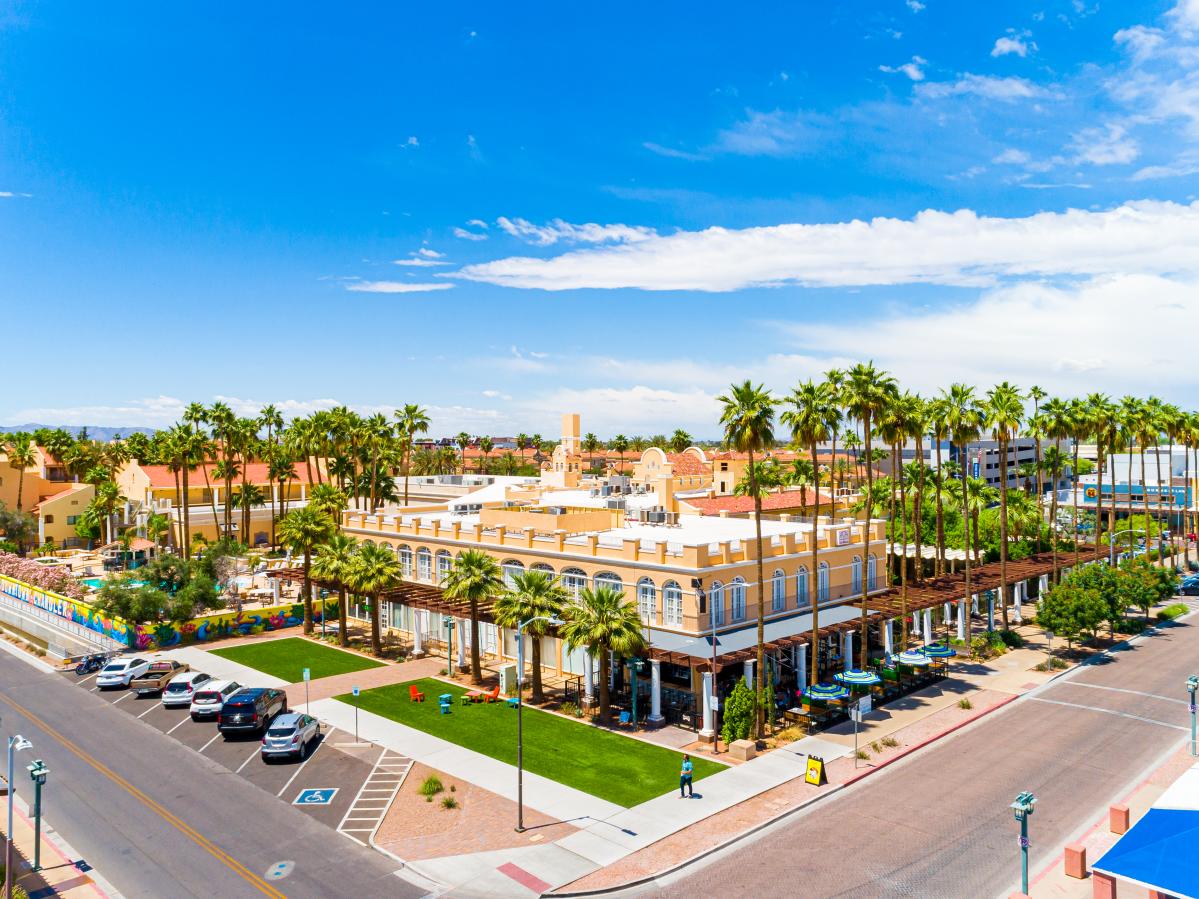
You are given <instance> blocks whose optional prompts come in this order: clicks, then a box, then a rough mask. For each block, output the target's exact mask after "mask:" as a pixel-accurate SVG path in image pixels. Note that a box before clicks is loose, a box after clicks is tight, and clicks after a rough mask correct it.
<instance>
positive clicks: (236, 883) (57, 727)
mask: <svg viewBox="0 0 1199 899" xmlns="http://www.w3.org/2000/svg"><path fill="white" fill-rule="evenodd" d="M111 701H112V700H111V694H109V696H107V697H102V696H100V695H97V694H96V693H91V692H88V691H87V690H85V689H81V688H79V687H78V686H75V685H73V684H71V683H69V682H67V681H66V680H65V679H63V678H62V676H60V675H55V674H50V673H45V672H41V671H38V670H36V669H34V668H32V667H30V666H29V665H27V664H26V663H24V662H22V661H21V660H20V659H17V658H14V657H12V656H10V655H8V654H7V653H0V719H2V723H0V731H2V732H3V734H4V735H5V737H7V736H8V735H9V734H12V733H14V732H19V733H21V734H23V735H24V736H25V737H27V738H29V739H30V740H32V741H33V744H34V749H33V750H32V751H30V752H27V753H22V754H21V756H18V758H19V759H21V761H20V769H23V768H24V766H25V765H26V764H28V762H29V761H31V760H32V757H37V758H41V759H42V760H44V761H45V763H46V765H47V766H48V767H49V768H50V772H51V773H50V781H49V783H48V785H47V787H46V792H45V800H44V803H45V814H46V816H47V818H48V819H49V820H50V821H51V822H52V823H53V825H54V827H55V829H57V830H58V831H59V832H60V833H61V834H62V835H63V837H64V838H65V839H66V840H67V841H68V842H69V843H71V844H72V845H73V846H74V847H75V849H76V850H77V851H78V852H80V853H81V854H82V856H83V858H84V860H85V861H87V862H88V863H89V864H91V865H92V866H93V867H95V868H97V869H98V870H99V871H100V872H101V873H103V875H104V876H105V877H106V878H107V879H108V880H109V881H110V882H111V883H112V884H113V886H115V887H116V888H117V889H118V890H120V891H121V892H122V893H123V894H124V895H125V896H127V897H129V899H135V897H154V899H159V897H162V896H172V897H187V896H195V897H205V899H207V897H211V896H214V895H215V896H229V897H241V896H247V897H249V896H270V897H280V896H289V897H295V899H301V897H339V896H346V897H361V896H372V897H374V896H380V897H382V896H388V897H390V896H395V897H417V896H421V895H423V894H424V893H425V891H424V890H421V889H419V888H417V887H415V886H413V885H411V884H409V883H407V882H406V881H404V880H401V879H400V878H398V877H396V876H395V873H394V872H395V870H396V869H397V867H398V865H397V863H395V862H393V861H391V860H389V859H387V858H386V857H385V856H382V855H380V854H379V853H376V852H373V851H371V850H369V849H366V848H363V847H361V846H359V845H356V844H355V843H354V842H352V841H351V840H349V839H347V838H345V837H343V836H341V835H340V834H337V833H335V832H334V831H333V830H332V829H330V827H327V826H325V825H322V824H321V823H319V822H318V821H317V820H314V819H313V818H312V817H310V816H309V815H308V814H305V812H303V811H301V810H299V809H297V808H294V807H292V806H291V805H289V804H288V800H287V797H284V799H283V800H281V799H278V798H276V796H275V790H276V789H277V786H275V788H274V789H271V790H270V791H269V792H268V790H266V789H263V787H262V786H260V785H258V784H257V783H255V782H254V779H250V780H247V779H245V778H243V777H242V776H239V775H238V774H236V773H235V772H234V771H232V770H230V769H229V768H228V767H226V766H225V765H222V764H220V763H218V761H215V760H213V759H210V758H207V757H205V756H202V755H200V754H199V753H197V752H196V750H195V748H193V747H189V746H187V745H185V744H183V743H181V742H179V741H177V740H175V739H174V737H168V736H166V735H165V734H164V733H163V732H162V731H160V730H159V729H157V728H155V727H153V726H151V724H150V723H148V722H147V721H143V720H139V719H138V718H136V717H134V716H132V715H126V714H119V713H118V712H119V711H120V710H119V709H112V708H107V706H108V704H109V702H111ZM133 701H134V700H133V699H132V698H131V699H127V700H122V702H123V703H124V702H133ZM148 708H153V706H148ZM152 714H158V712H157V711H155V712H153V713H152ZM147 717H149V716H147ZM231 745H232V746H235V747H239V749H240V748H244V749H246V750H247V751H248V750H252V749H253V748H254V746H253V745H252V744H250V743H241V744H236V743H235V744H231ZM25 756H29V757H30V758H25ZM318 757H319V754H318ZM20 769H18V770H19V771H20ZM264 770H265V769H264ZM20 773H23V771H20ZM270 776H271V774H270V773H263V774H260V775H257V777H259V778H268V777H270ZM16 780H17V786H18V792H19V793H21V795H22V796H24V797H25V798H26V799H31V798H32V797H31V795H28V794H30V793H31V788H29V787H27V784H28V779H27V778H22V777H17V778H16ZM264 783H265V781H264ZM273 783H274V781H273V780H272V781H271V784H273ZM271 784H267V785H268V786H270V785H271ZM280 862H290V863H291V865H290V866H289V867H288V869H287V870H288V871H289V873H287V875H286V876H284V877H282V878H279V879H275V878H273V877H272V876H271V872H272V871H274V870H275V869H276V866H277V865H278V864H279V863H280Z"/></svg>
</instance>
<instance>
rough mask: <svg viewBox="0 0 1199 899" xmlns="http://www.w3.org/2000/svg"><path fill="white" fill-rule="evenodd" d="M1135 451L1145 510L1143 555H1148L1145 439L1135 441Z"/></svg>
mask: <svg viewBox="0 0 1199 899" xmlns="http://www.w3.org/2000/svg"><path fill="white" fill-rule="evenodd" d="M1137 451H1138V453H1139V455H1140V457H1141V507H1142V508H1143V509H1144V510H1145V556H1146V558H1148V556H1149V546H1150V544H1149V485H1148V484H1146V483H1145V441H1144V440H1138V441H1137Z"/></svg>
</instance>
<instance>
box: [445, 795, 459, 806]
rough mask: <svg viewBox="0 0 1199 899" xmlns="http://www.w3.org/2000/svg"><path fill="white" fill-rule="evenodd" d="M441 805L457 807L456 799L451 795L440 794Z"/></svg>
mask: <svg viewBox="0 0 1199 899" xmlns="http://www.w3.org/2000/svg"><path fill="white" fill-rule="evenodd" d="M441 807H442V808H457V807H458V800H457V799H455V798H454V797H453V796H442V797H441Z"/></svg>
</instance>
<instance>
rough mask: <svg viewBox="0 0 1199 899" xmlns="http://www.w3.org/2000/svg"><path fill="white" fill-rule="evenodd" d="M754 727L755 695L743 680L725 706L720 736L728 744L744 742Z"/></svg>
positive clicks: (738, 683) (734, 689) (738, 681)
mask: <svg viewBox="0 0 1199 899" xmlns="http://www.w3.org/2000/svg"><path fill="white" fill-rule="evenodd" d="M753 725H754V694H753V692H752V691H751V690H750V689H749V687H747V686H746V685H745V681H744V680H743V679H741V678H738V679H737V685H736V686H735V687H733V692H732V693H730V694H729V698H728V699H727V700H726V701H725V704H724V724H723V725H721V728H720V736H721V738H722V739H723V740H724V742H725V743H726V744H728V743H732V742H733V741H734V740H744V739H745V738H746V737H748V736H749V732H750V730H751V729H752V728H753Z"/></svg>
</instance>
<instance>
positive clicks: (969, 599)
mask: <svg viewBox="0 0 1199 899" xmlns="http://www.w3.org/2000/svg"><path fill="white" fill-rule="evenodd" d="M961 448H962V542H963V545H964V546H965V547H966V568H965V572H966V598H965V600H964V602H965V603H966V606H965V609H964V610H963V614H962V620H963V621H964V622H965V623H966V632H965V634H964V638H965V645H966V647H967V648H969V646H970V638H971V637H972V636H973V631H974V622H973V621H972V620H971V618H970V612H971V610H972V606H973V601H974V594H973V593H971V592H970V482H969V479H968V477H967V464H968V460H967V458H966V456H967V453H968V450H967V443H966V441H964V440H963V441H962V443H961Z"/></svg>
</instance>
